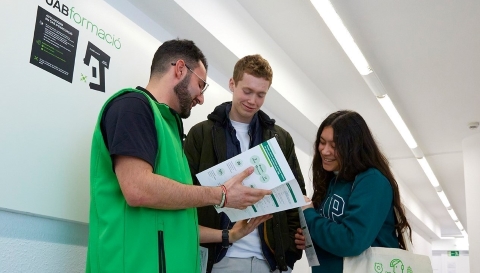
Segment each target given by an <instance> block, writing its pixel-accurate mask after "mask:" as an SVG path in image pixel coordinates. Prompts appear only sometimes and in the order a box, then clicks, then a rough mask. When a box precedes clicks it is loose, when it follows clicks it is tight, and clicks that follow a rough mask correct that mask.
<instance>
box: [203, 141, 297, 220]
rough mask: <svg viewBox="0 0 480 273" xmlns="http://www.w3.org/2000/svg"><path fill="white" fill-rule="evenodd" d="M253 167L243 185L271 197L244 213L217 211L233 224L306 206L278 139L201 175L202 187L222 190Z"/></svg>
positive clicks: (234, 210)
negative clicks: (224, 214) (227, 183)
mask: <svg viewBox="0 0 480 273" xmlns="http://www.w3.org/2000/svg"><path fill="white" fill-rule="evenodd" d="M250 166H252V167H253V168H254V172H253V173H252V174H251V175H250V176H248V177H247V178H245V179H244V180H243V185H245V186H247V187H251V188H257V189H265V190H271V191H272V194H271V195H266V196H265V197H264V198H263V199H261V200H260V201H259V202H257V203H255V204H254V205H252V206H249V207H247V208H246V209H244V210H239V209H232V208H216V210H217V212H225V213H226V214H227V215H228V217H229V218H230V220H231V221H233V222H236V221H239V220H243V219H248V218H252V217H257V216H261V215H265V214H270V213H274V212H278V211H283V210H287V209H291V208H297V207H301V206H303V205H305V200H304V198H303V194H302V191H301V189H300V186H299V185H298V182H297V180H296V179H295V177H294V175H293V173H292V170H291V169H290V167H289V165H288V163H287V160H286V159H285V156H284V155H283V153H282V151H281V149H280V146H279V145H278V142H277V140H276V138H272V139H270V140H267V141H265V142H263V143H261V144H260V145H257V146H255V147H253V148H251V149H249V150H247V151H245V152H243V153H241V154H239V155H237V156H235V157H232V158H230V159H229V160H226V161H224V162H222V163H220V164H217V165H215V166H213V167H211V168H210V169H207V170H205V171H203V172H201V173H198V174H197V178H198V181H199V182H200V184H202V185H203V186H220V185H223V184H224V183H225V182H226V181H227V180H228V179H230V178H232V177H233V176H235V175H236V174H238V173H240V172H242V171H243V170H245V169H246V168H248V167H250ZM227 199H228V195H227ZM227 202H228V201H227Z"/></svg>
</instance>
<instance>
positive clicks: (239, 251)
mask: <svg viewBox="0 0 480 273" xmlns="http://www.w3.org/2000/svg"><path fill="white" fill-rule="evenodd" d="M230 121H231V122H232V125H233V128H235V131H236V133H237V139H238V141H240V149H241V151H242V153H243V152H245V151H246V150H248V148H249V147H250V136H249V135H248V123H241V122H236V121H233V120H230ZM226 256H227V257H235V258H251V257H256V258H257V259H262V260H264V259H265V258H264V257H263V253H262V244H261V242H260V235H259V234H258V229H255V230H254V231H252V232H251V233H250V234H248V235H246V236H245V237H243V238H242V239H240V240H238V241H236V242H235V243H233V244H232V246H231V247H230V248H229V249H228V250H227V254H226Z"/></svg>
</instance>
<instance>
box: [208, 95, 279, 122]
mask: <svg viewBox="0 0 480 273" xmlns="http://www.w3.org/2000/svg"><path fill="white" fill-rule="evenodd" d="M231 108H232V102H231V101H227V102H224V103H222V104H220V105H218V106H217V107H215V109H214V110H213V112H212V113H210V114H209V115H208V116H207V118H208V119H209V120H211V121H213V122H215V123H219V124H220V125H221V126H226V125H227V124H228V123H227V120H229V118H228V113H230V109H231ZM257 117H258V120H260V123H261V124H262V126H265V127H268V128H270V127H273V125H274V124H275V119H272V118H270V117H269V116H268V115H267V114H266V113H265V112H263V111H262V110H259V111H258V112H257V113H256V114H255V115H254V117H253V119H252V122H253V121H254V120H255V119H256V118H257ZM250 125H252V123H250Z"/></svg>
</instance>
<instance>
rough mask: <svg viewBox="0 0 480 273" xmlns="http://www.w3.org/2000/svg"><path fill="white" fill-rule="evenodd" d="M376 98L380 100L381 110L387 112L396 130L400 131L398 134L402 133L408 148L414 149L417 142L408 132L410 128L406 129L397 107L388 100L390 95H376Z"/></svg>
mask: <svg viewBox="0 0 480 273" xmlns="http://www.w3.org/2000/svg"><path fill="white" fill-rule="evenodd" d="M377 99H378V102H380V105H382V107H383V110H385V112H387V115H388V117H389V118H390V119H391V120H392V122H393V125H395V127H396V128H397V130H398V131H399V132H400V135H402V137H403V140H405V142H406V143H407V145H408V147H410V149H415V148H416V147H417V142H416V141H415V139H414V138H413V136H412V134H411V133H410V130H408V127H407V125H406V124H405V122H404V121H403V119H402V117H401V116H400V114H399V113H398V112H397V109H396V108H395V105H393V103H392V101H391V100H390V97H388V95H385V96H382V97H377Z"/></svg>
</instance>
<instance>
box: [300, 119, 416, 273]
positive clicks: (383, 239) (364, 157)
mask: <svg viewBox="0 0 480 273" xmlns="http://www.w3.org/2000/svg"><path fill="white" fill-rule="evenodd" d="M312 171H313V190H314V192H313V197H312V203H311V204H310V205H307V206H305V207H303V209H304V214H305V219H306V222H307V226H308V228H309V231H310V235H311V237H312V240H313V242H314V245H315V250H316V252H317V256H318V259H319V261H320V266H316V267H313V268H312V272H314V273H320V272H322V273H323V272H328V273H337V272H338V273H341V272H343V257H349V256H357V255H359V254H361V253H362V252H363V251H365V250H366V249H367V248H369V247H370V246H374V247H375V246H377V247H389V248H401V249H406V248H407V247H406V243H407V242H406V241H407V240H410V241H411V235H410V233H411V228H410V225H409V224H408V221H407V219H406V217H405V211H404V208H403V206H402V204H401V202H400V193H399V190H398V184H397V182H396V181H395V178H394V176H393V174H392V172H391V170H390V168H389V164H388V161H387V159H386V158H385V156H384V155H383V154H382V152H381V151H380V149H379V148H378V146H377V144H376V143H375V140H374V138H373V136H372V133H371V132H370V129H369V128H368V126H367V124H366V122H365V120H364V119H363V118H362V117H361V116H360V115H359V114H358V113H356V112H353V111H346V110H344V111H338V112H335V113H332V114H330V115H329V116H328V117H327V118H326V119H325V120H324V121H323V122H322V124H321V125H320V128H319V129H318V133H317V137H316V141H315V153H314V157H313V163H312ZM306 199H308V198H306ZM307 201H309V200H307ZM407 237H408V238H407Z"/></svg>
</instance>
